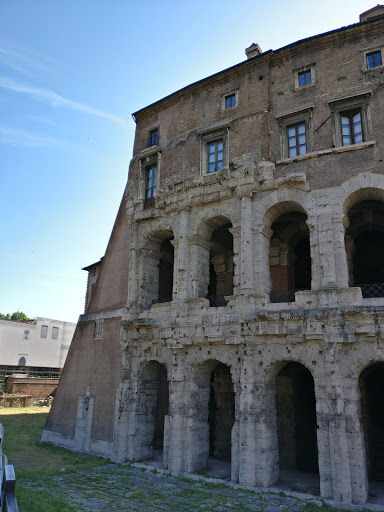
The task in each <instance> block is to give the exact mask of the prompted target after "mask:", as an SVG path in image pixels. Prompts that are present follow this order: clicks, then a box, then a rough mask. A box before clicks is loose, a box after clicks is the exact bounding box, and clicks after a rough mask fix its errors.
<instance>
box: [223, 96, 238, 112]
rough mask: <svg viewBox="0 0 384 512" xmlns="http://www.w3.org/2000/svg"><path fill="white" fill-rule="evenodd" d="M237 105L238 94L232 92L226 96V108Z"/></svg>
mask: <svg viewBox="0 0 384 512" xmlns="http://www.w3.org/2000/svg"><path fill="white" fill-rule="evenodd" d="M235 106H236V94H230V95H229V96H226V97H225V108H226V109H227V108H232V107H235Z"/></svg>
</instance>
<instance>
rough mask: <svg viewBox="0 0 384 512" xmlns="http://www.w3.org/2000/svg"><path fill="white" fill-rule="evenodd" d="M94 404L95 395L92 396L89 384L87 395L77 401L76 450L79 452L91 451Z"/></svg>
mask: <svg viewBox="0 0 384 512" xmlns="http://www.w3.org/2000/svg"><path fill="white" fill-rule="evenodd" d="M94 406H95V397H93V396H90V388H89V386H87V391H86V394H85V396H79V398H78V402H77V417H76V428H75V450H76V451H78V452H89V451H90V448H91V436H92V423H93V409H94Z"/></svg>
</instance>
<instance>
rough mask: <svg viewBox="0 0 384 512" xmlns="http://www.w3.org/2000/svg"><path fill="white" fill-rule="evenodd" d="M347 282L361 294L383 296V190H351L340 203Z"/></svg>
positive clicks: (364, 295)
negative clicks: (343, 229)
mask: <svg viewBox="0 0 384 512" xmlns="http://www.w3.org/2000/svg"><path fill="white" fill-rule="evenodd" d="M343 211H344V213H345V215H346V216H345V221H344V225H345V228H346V230H345V251H346V256H347V263H348V271H349V285H350V286H360V287H361V290H362V294H363V297H368V298H369V297H382V296H384V266H383V264H382V261H383V258H384V190H381V189H377V188H372V187H365V188H360V189H358V190H355V191H354V192H353V193H351V194H350V195H349V196H348V197H347V198H346V199H345V201H344V203H343Z"/></svg>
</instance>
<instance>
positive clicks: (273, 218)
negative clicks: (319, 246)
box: [263, 201, 312, 302]
mask: <svg viewBox="0 0 384 512" xmlns="http://www.w3.org/2000/svg"><path fill="white" fill-rule="evenodd" d="M307 220H308V217H307V214H306V212H305V209H304V208H303V206H302V205H301V204H298V203H296V202H293V201H284V202H282V203H278V204H276V205H274V206H271V207H270V208H269V209H268V210H267V212H266V213H265V215H264V217H263V222H264V224H265V226H267V227H269V232H270V246H269V270H270V275H271V294H270V300H271V302H292V301H294V300H295V292H296V291H297V290H308V289H311V281H312V262H311V245H310V232H309V228H308V225H307Z"/></svg>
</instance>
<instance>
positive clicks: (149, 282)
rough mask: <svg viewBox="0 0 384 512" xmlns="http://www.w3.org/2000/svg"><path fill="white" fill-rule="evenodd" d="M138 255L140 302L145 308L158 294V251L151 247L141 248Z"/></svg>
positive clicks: (147, 307) (148, 306)
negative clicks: (140, 273)
mask: <svg viewBox="0 0 384 512" xmlns="http://www.w3.org/2000/svg"><path fill="white" fill-rule="evenodd" d="M140 257H141V259H142V264H141V268H142V269H143V279H142V284H141V286H142V293H141V297H142V300H141V302H142V304H143V307H144V308H145V309H149V308H150V307H151V306H152V304H153V303H154V302H156V301H157V299H158V295H159V262H160V252H159V251H155V250H153V249H141V251H140Z"/></svg>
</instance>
